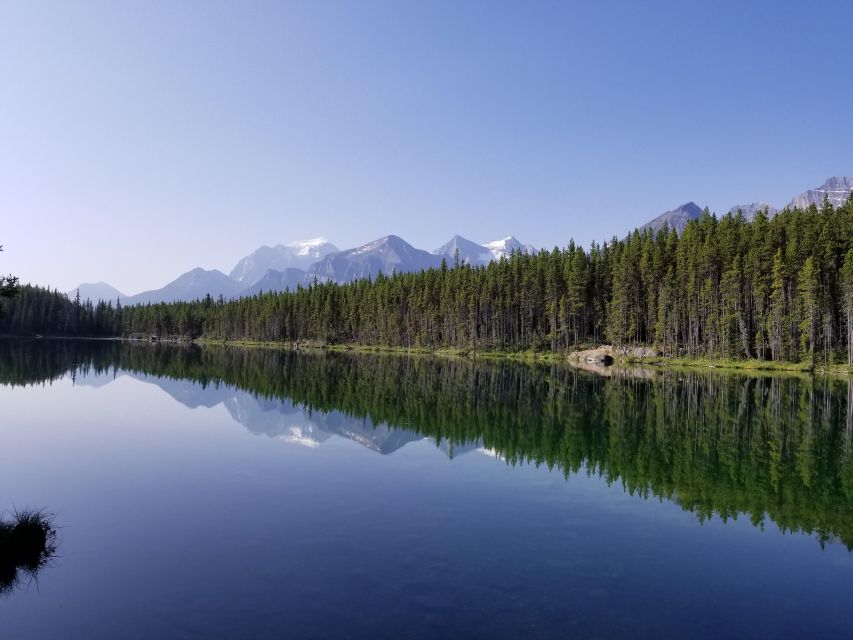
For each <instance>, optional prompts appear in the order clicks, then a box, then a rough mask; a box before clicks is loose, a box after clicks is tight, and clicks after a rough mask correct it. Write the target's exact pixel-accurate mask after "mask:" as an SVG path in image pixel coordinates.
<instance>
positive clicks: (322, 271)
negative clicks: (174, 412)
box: [69, 177, 853, 305]
mask: <svg viewBox="0 0 853 640" xmlns="http://www.w3.org/2000/svg"><path fill="white" fill-rule="evenodd" d="M851 192H853V178H846V177H832V178H829V179H828V180H826V182H824V183H823V184H822V185H821V186H819V187H815V188H814V189H809V190H807V191H804V192H803V193H801V194H799V195H797V196H795V197H794V198H793V199H792V200H791V201H790V202H789V203H788V205H787V206H786V208H794V207H799V208H805V207H808V206H810V205H812V204H813V205H815V206H817V207H820V206H821V205H822V204H823V201H824V198H828V199H829V201H830V203H832V204H833V206H840V205H842V204H844V202H846V201H847V199H848V198H849V197H850V193H851ZM702 211H703V207H700V206H699V205H697V204H696V203H695V202H687V203H685V204H683V205H681V206H679V207H676V208H675V209H672V210H670V211H665V212H664V213H661V214H660V215H658V216H656V217H655V218H653V219H651V220H649V221H648V222H646V223H645V224H643V225H640V226H639V227H638V229H640V230H641V231H642V230H645V229H653V230H654V231H656V232H657V231H660V230H661V229H663V228H665V227H666V228H672V229H675V230H676V231H677V232H678V233H681V232H682V231H683V230H684V228H685V227H686V226H687V223H688V222H690V220H695V219H698V218H699V216H701V215H702ZM738 211H740V212H741V213H742V215H743V216H744V217H745V218H746V219H750V220H751V219H752V218H754V217H755V215H756V213H757V212H758V211H766V212H767V214H768V215H769V216H774V215H776V214H777V213H778V212H779V210H778V209H777V208H776V207H774V206H773V205H771V204H769V203H767V202H764V201H756V202H753V203H750V204H743V205H735V206H733V207H731V208H730V209H729V210H728V211H727V213H732V214H736V213H737V212H738ZM566 242H568V238H567V239H566ZM536 250H537V249H536V248H534V247H533V246H531V245H527V244H524V243H522V242H520V241H519V240H518V239H516V238H515V237H513V236H508V237H506V238H503V239H501V240H493V241H491V242H485V243H483V244H479V243H476V242H473V241H471V240H468V239H467V238H463V237H462V236H459V235H455V236H453V237H452V238H451V239H450V240H449V241H448V242H446V243H445V244H443V245H442V246H440V247H438V248H437V249H435V250H434V251H424V250H422V249H417V248H415V247H414V246H412V245H411V244H409V243H408V242H406V241H405V240H404V239H403V238H400V237H399V236H395V235H388V236H385V237H383V238H379V239H377V240H374V241H372V242H368V243H367V244H364V245H362V246H360V247H355V248H352V249H346V250H344V251H340V250H338V248H337V247H336V246H335V245H334V244H332V243H331V242H329V241H328V240H327V239H325V238H322V237H320V238H313V239H311V240H304V241H296V242H290V243H288V244H278V245H275V246H272V247H270V246H263V247H260V248H258V249H257V250H255V251H254V252H252V253H251V254H249V255H247V256H246V257H244V258H243V259H241V260H240V261H239V262H238V263H237V264H236V265H235V266H234V268H233V269H232V270H231V272H230V273H229V274H228V275H226V274H224V273H222V272H221V271H218V270H215V269H213V270H205V269H201V268H196V269H193V270H191V271H188V272H187V273H185V274H182V275H181V276H179V277H178V278H176V279H175V280H173V281H172V282H170V283H168V284H167V285H165V286H164V287H161V288H160V289H154V290H151V291H145V292H142V293H139V294H137V295H133V296H125V295H123V294H122V293H121V292H120V291H118V290H117V289H115V288H114V287H112V286H110V285H109V284H107V283H105V282H97V283H86V284H81V285H80V287H79V291H80V297H81V299H84V300H85V299H89V300H92V301H97V300H116V299H121V302H122V304H125V305H128V304H145V303H155V302H174V301H177V300H195V299H200V298H203V297H204V296H205V295H207V294H210V295H211V296H212V297H214V298H218V297H220V296H221V297H223V298H225V299H229V298H237V297H242V296H251V295H257V294H259V293H262V292H268V291H286V290H291V291H293V290H295V289H296V288H297V287H298V286H303V287H307V286H310V285H311V284H313V283H314V282H337V283H345V282H351V281H353V280H357V279H360V278H375V277H376V276H377V275H379V274H380V273H383V274H385V275H390V274H392V273H410V272H416V271H422V270H424V269H430V268H437V267H439V266H440V265H441V262H442V260H444V261H446V263H447V264H448V265H449V266H452V265H453V264H454V263H455V261H456V260H457V259H458V260H459V262H460V263H462V264H470V265H486V264H488V263H489V262H491V261H493V260H500V259H501V258H505V257H509V256H510V255H511V254H512V253H513V252H514V251H521V252H527V253H533V252H535V251H536ZM76 293H77V290H72V291H70V292H69V296H70V297H72V298H73V297H74V296H75V295H76Z"/></svg>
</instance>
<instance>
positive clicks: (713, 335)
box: [0, 199, 853, 367]
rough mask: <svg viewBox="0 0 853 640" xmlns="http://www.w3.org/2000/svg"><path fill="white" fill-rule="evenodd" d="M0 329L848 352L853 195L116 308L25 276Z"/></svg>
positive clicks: (304, 340)
mask: <svg viewBox="0 0 853 640" xmlns="http://www.w3.org/2000/svg"><path fill="white" fill-rule="evenodd" d="M9 307H10V309H9V318H7V319H6V320H5V321H0V333H6V334H19V335H20V334H23V335H26V334H30V335H32V334H43V335H76V336H79V335H84V336H125V337H128V336H144V337H148V336H151V335H154V336H159V337H173V338H174V337H183V338H185V339H192V340H194V339H198V338H204V339H207V340H221V341H237V340H240V341H252V342H279V343H284V344H297V343H298V344H313V345H358V346H360V347H373V348H396V349H406V350H442V349H451V350H454V351H456V352H459V353H462V352H476V353H491V352H494V353H557V354H565V353H567V352H568V351H570V350H572V349H574V348H576V347H577V346H578V345H583V344H587V345H588V344H601V343H602V342H604V341H607V342H611V343H613V344H615V345H617V346H618V347H622V346H634V345H653V346H654V348H655V350H656V352H657V353H658V354H660V355H661V356H663V357H669V358H685V357H686V358H697V357H702V358H710V359H717V360H721V361H725V360H758V361H770V362H794V363H811V362H814V363H816V364H817V363H818V362H820V363H822V366H823V367H830V366H831V365H834V364H842V363H843V362H845V361H846V362H847V363H848V366H850V364H851V363H853V199H851V200H849V201H848V202H847V203H846V204H845V205H844V206H842V207H838V208H834V207H833V206H832V205H830V204H829V202H828V201H826V202H825V203H824V206H823V207H822V208H820V209H818V208H817V207H814V206H811V207H809V208H808V209H805V210H786V211H783V212H782V213H780V214H779V215H777V216H775V217H773V218H772V219H768V217H767V216H766V215H764V214H762V213H758V214H757V216H756V217H755V219H754V220H753V221H751V222H748V221H746V220H744V219H743V217H741V216H740V215H736V216H732V215H727V216H724V217H723V218H722V219H719V220H718V219H717V218H716V217H714V216H712V215H711V214H710V213H708V212H707V211H706V212H705V214H703V215H702V217H701V218H700V219H699V220H695V221H692V222H691V223H690V224H688V225H687V227H686V229H685V230H684V233H683V234H682V235H681V236H680V237H679V236H678V235H677V234H676V233H675V232H674V231H669V232H667V231H663V232H660V233H658V234H655V233H653V232H652V231H650V230H649V231H645V232H639V231H635V232H634V233H632V234H631V235H630V236H628V237H627V238H625V239H623V240H618V239H616V238H614V239H613V240H611V241H610V242H605V243H603V244H595V243H594V244H593V245H592V246H591V247H590V249H589V250H588V251H586V250H584V249H583V248H581V247H578V246H576V245H575V244H574V243H569V245H568V246H567V247H566V248H564V249H562V250H559V249H556V248H555V249H554V250H553V251H551V252H547V251H543V252H541V253H539V254H538V255H532V256H531V255H523V254H516V255H513V256H512V257H511V258H510V259H508V260H501V261H499V262H494V263H491V264H489V265H488V266H486V267H471V266H468V265H457V266H455V267H453V268H448V267H446V266H443V267H442V268H440V269H433V270H429V271H425V272H421V273H414V274H396V275H392V276H383V275H380V276H378V277H377V278H376V279H375V280H373V281H370V280H362V281H358V282H353V283H350V284H346V285H336V284H331V283H326V284H316V285H314V286H312V287H309V288H307V289H301V288H300V289H298V290H297V291H295V292H292V293H268V294H262V295H258V296H254V297H250V298H245V299H241V300H236V301H231V302H226V301H224V300H217V301H214V300H213V299H212V298H210V297H209V296H208V297H207V298H205V299H204V300H197V301H193V302H180V303H172V304H151V305H144V306H133V307H125V308H122V307H121V305H120V304H119V303H118V302H117V303H116V304H115V305H113V304H112V303H104V302H101V303H99V304H96V305H93V304H92V303H90V302H80V301H79V300H78V301H70V300H68V299H67V298H66V297H65V296H62V295H60V294H57V293H56V292H49V291H46V290H43V289H36V288H27V287H25V288H24V290H23V291H22V294H21V295H20V297H18V298H16V299H14V300H12V301H11V302H10V303H9Z"/></svg>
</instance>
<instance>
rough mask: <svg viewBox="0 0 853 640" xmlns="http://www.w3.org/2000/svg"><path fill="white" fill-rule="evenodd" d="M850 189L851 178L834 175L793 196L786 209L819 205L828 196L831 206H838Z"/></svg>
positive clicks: (847, 196)
mask: <svg viewBox="0 0 853 640" xmlns="http://www.w3.org/2000/svg"><path fill="white" fill-rule="evenodd" d="M851 191H853V178H845V177H843V176H834V177H832V178H829V179H827V181H826V182H824V183H823V184H822V185H821V186H819V187H815V188H814V189H809V190H808V191H804V192H803V193H801V194H799V195H797V196H794V198H793V200H791V201H790V202H789V203H788V209H805V208H806V207H808V206H809V205H812V204H813V205H815V206H817V207H820V206H821V205H822V204H823V199H824V197H827V198H829V202H830V204H832V206H833V207H840V206H841V205H843V204H844V203H845V202H847V199H848V198H849V197H850V192H851Z"/></svg>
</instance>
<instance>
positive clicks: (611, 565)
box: [0, 341, 853, 638]
mask: <svg viewBox="0 0 853 640" xmlns="http://www.w3.org/2000/svg"><path fill="white" fill-rule="evenodd" d="M0 385H2V386H0V509H3V508H11V507H12V506H13V505H17V506H39V507H45V508H47V509H48V510H51V511H53V512H55V514H56V522H57V524H58V525H59V526H60V527H61V529H60V535H59V537H60V548H59V554H58V556H57V557H56V558H55V559H54V560H53V562H52V563H51V565H50V566H49V567H48V568H46V569H44V570H42V571H41V572H40V573H39V574H38V575H37V578H36V579H35V580H30V581H25V582H24V583H22V584H21V585H19V586H18V587H17V588H16V589H14V590H13V591H12V592H11V593H8V594H6V595H4V596H0V624H2V629H3V632H2V633H3V638H78V637H79V638H115V637H121V638H153V637H156V638H186V637H202V638H234V637H251V638H279V637H288V638H302V637H305V638H326V637H328V638H347V637H351V638H377V637H389V638H392V637H393V638H421V637H422V638H445V637H447V638H450V637H507V638H509V637H514V638H517V637H525V638H536V637H540V638H554V637H582V638H596V637H601V638H611V637H625V638H636V637H655V638H662V637H672V638H683V637H692V638H711V637H714V638H718V637H744V638H746V637H750V638H756V637H766V638H780V637H826V638H840V637H853V614H851V611H853V610H851V603H853V553H851V551H850V549H851V547H853V419H851V405H850V400H849V397H850V393H851V392H850V386H849V383H848V381H847V380H830V379H820V378H817V379H812V378H808V377H755V376H753V377H750V376H739V375H725V374H721V373H719V372H702V373H665V374H657V375H654V376H652V377H651V378H649V377H648V376H639V377H635V376H632V375H628V374H626V375H624V376H620V375H616V376H614V377H609V378H602V377H598V376H594V375H591V374H587V373H583V372H578V371H574V370H572V369H569V368H564V367H529V366H527V365H518V364H511V363H493V362H487V363H472V362H468V361H455V360H440V359H431V358H414V359H407V358H398V357H380V356H347V355H340V354H338V355H335V354H325V355H323V354H319V355H306V354H294V353H290V352H282V351H272V350H240V349H223V348H213V347H208V348H199V347H192V348H186V347H176V346H170V345H153V346H152V345H146V344H127V343H119V342H73V341H62V342H52V341H29V342H12V341H0Z"/></svg>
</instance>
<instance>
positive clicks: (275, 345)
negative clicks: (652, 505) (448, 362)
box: [196, 339, 853, 375]
mask: <svg viewBox="0 0 853 640" xmlns="http://www.w3.org/2000/svg"><path fill="white" fill-rule="evenodd" d="M196 342H197V343H198V344H218V345H223V346H233V347H257V348H271V349H298V350H305V351H311V350H317V351H329V352H334V353H380V354H395V355H410V356H413V355H422V356H437V357H443V358H481V359H491V360H515V361H521V362H536V363H565V364H569V365H573V364H578V363H577V362H573V361H572V360H570V358H569V354H568V353H564V352H551V351H547V352H543V351H478V350H475V349H459V348H452V347H444V348H439V349H434V348H428V347H388V346H376V345H358V344H297V345H294V344H290V343H284V342H263V341H253V340H207V339H200V340H196ZM613 366H616V367H619V366H631V367H636V366H645V367H650V368H664V367H674V368H694V369H695V368H706V369H733V370H742V371H780V372H782V371H787V372H795V373H819V374H846V375H853V369H850V368H848V367H847V365H845V364H830V365H828V366H824V365H822V364H818V363H815V364H812V363H808V362H787V361H769V360H731V359H726V358H707V357H693V358H688V357H664V356H654V357H648V358H636V357H630V356H626V357H622V358H617V359H616V360H615V362H614V364H613Z"/></svg>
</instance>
